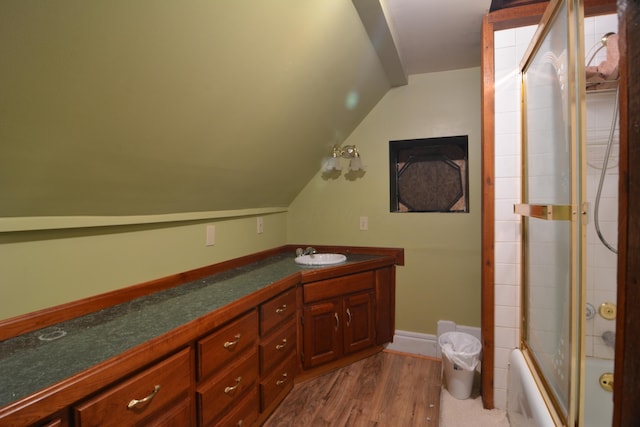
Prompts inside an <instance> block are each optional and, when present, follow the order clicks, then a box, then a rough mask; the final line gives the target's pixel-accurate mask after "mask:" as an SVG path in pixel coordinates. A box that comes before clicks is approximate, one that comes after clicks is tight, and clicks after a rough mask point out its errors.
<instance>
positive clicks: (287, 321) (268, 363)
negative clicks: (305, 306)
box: [260, 287, 297, 416]
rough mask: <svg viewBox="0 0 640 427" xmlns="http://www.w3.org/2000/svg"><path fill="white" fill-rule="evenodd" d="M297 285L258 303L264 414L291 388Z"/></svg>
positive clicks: (293, 369) (295, 332)
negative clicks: (264, 301) (262, 302)
mask: <svg viewBox="0 0 640 427" xmlns="http://www.w3.org/2000/svg"><path fill="white" fill-rule="evenodd" d="M296 289H297V287H293V288H290V289H289V290H287V291H286V292H283V293H282V294H280V295H278V296H276V297H275V298H273V299H272V300H270V301H267V302H266V303H264V304H262V305H261V306H260V408H261V411H262V413H263V414H264V415H265V416H266V415H268V414H269V413H271V412H272V411H273V408H275V406H277V405H278V404H279V403H280V402H281V401H282V399H284V398H285V396H286V395H287V394H288V393H289V391H291V389H292V388H293V382H294V378H295V375H296V371H297V360H296V347H297V329H296V312H297V290H296Z"/></svg>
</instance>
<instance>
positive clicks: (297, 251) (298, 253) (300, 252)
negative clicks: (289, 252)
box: [296, 248, 304, 256]
mask: <svg viewBox="0 0 640 427" xmlns="http://www.w3.org/2000/svg"><path fill="white" fill-rule="evenodd" d="M303 253H304V251H303V250H302V248H298V249H296V256H301V255H302V254H303Z"/></svg>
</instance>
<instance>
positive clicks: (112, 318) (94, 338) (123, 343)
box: [0, 254, 377, 407]
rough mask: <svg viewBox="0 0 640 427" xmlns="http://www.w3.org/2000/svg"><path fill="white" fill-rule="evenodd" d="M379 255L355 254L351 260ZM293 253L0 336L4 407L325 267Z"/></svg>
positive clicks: (0, 390)
mask: <svg viewBox="0 0 640 427" xmlns="http://www.w3.org/2000/svg"><path fill="white" fill-rule="evenodd" d="M375 258H377V256H375V255H355V254H350V255H349V256H348V258H347V262H346V263H347V264H349V263H354V262H362V261H367V260H371V259H375ZM293 259H294V255H293V254H280V255H275V256H272V257H270V258H268V259H265V260H262V261H259V262H255V263H252V264H248V265H245V266H242V267H238V268H234V269H231V270H228V271H225V272H222V273H218V274H215V275H212V276H208V277H205V278H202V279H198V280H195V281H192V282H188V283H185V284H183V285H180V286H177V287H174V288H171V289H167V290H164V291H160V292H156V293H153V294H150V295H146V296H144V297H140V298H136V299H134V300H131V301H128V302H126V303H122V304H118V305H115V306H112V307H109V308H106V309H103V310H100V311H97V312H94V313H91V314H88V315H85V316H82V317H79V318H76V319H72V320H68V321H65V322H62V323H59V324H57V325H54V326H51V327H48V328H44V329H41V330H38V331H34V332H30V333H27V334H24V335H20V336H17V337H14V338H11V339H8V340H5V341H3V342H0V407H3V406H5V405H7V404H9V403H12V402H14V401H17V400H19V399H22V398H23V397H26V396H28V395H30V394H32V393H34V392H36V391H38V390H40V389H42V388H44V387H47V386H50V385H52V384H55V383H57V382H59V381H61V380H63V379H65V378H68V377H70V376H72V375H74V374H77V373H79V372H81V371H83V370H85V369H87V368H90V367H92V366H95V365H97V364H99V363H101V362H104V361H106V360H108V359H110V358H112V357H114V356H117V355H119V354H121V353H123V352H124V351H126V350H128V349H130V348H133V347H135V346H137V345H140V344H142V343H144V342H146V341H149V340H150V339H153V338H156V337H158V336H160V335H162V334H165V333H167V332H169V331H171V330H172V329H175V328H177V327H179V326H181V325H184V324H186V323H188V322H190V321H192V320H194V319H197V318H199V317H201V316H204V315H205V314H208V313H210V312H212V311H215V310H216V309H219V308H221V307H223V306H225V305H227V304H229V303H231V302H234V301H236V300H238V299H240V298H242V297H244V296H247V295H249V294H251V293H253V292H255V291H258V290H260V289H262V288H265V287H267V286H269V285H271V284H273V283H275V282H277V281H279V280H282V279H284V278H286V277H288V276H291V275H293V274H297V273H299V272H301V271H305V270H309V269H318V268H323V267H304V266H300V265H298V264H296V263H295V262H294V261H293ZM332 267H335V265H334V266H332Z"/></svg>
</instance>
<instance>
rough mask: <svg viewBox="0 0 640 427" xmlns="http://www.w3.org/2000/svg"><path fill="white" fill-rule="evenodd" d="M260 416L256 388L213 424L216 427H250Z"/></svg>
mask: <svg viewBox="0 0 640 427" xmlns="http://www.w3.org/2000/svg"><path fill="white" fill-rule="evenodd" d="M259 414H260V399H259V398H258V387H254V388H253V389H252V390H251V391H249V394H247V395H246V396H245V397H244V398H242V401H241V402H239V403H238V405H236V407H235V408H233V409H232V410H231V411H229V413H228V414H227V415H225V416H224V417H223V418H222V419H220V421H218V422H217V423H215V426H216V427H238V426H251V425H253V423H254V422H255V421H256V420H257V419H258V415H259Z"/></svg>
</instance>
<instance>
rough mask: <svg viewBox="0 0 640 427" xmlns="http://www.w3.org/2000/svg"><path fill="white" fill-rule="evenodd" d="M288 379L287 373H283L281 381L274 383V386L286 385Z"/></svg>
mask: <svg viewBox="0 0 640 427" xmlns="http://www.w3.org/2000/svg"><path fill="white" fill-rule="evenodd" d="M288 379H289V377H288V375H287V373H286V372H285V373H284V374H282V379H281V380H278V381H276V385H282V384H284V383H286V382H287V380H288Z"/></svg>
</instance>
